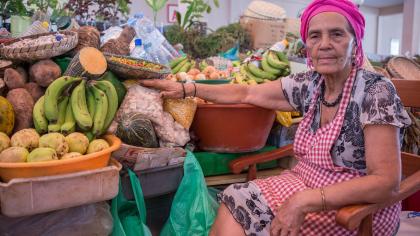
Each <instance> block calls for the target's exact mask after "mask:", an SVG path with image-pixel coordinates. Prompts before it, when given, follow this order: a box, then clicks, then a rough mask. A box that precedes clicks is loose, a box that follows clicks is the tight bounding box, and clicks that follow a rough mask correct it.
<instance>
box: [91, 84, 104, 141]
mask: <svg viewBox="0 0 420 236" xmlns="http://www.w3.org/2000/svg"><path fill="white" fill-rule="evenodd" d="M91 91H92V93H93V96H94V97H95V102H96V107H95V115H94V116H93V128H92V133H93V134H94V135H95V136H99V135H100V134H101V133H102V130H103V128H104V125H105V119H106V115H107V113H108V98H107V97H106V94H105V93H104V92H102V90H100V89H99V88H97V87H96V86H95V85H92V86H91Z"/></svg>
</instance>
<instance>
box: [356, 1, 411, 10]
mask: <svg viewBox="0 0 420 236" xmlns="http://www.w3.org/2000/svg"><path fill="white" fill-rule="evenodd" d="M403 3H404V0H364V3H363V6H369V7H376V8H381V7H389V6H395V5H399V4H403Z"/></svg>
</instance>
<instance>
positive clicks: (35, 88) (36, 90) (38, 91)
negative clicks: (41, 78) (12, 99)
mask: <svg viewBox="0 0 420 236" xmlns="http://www.w3.org/2000/svg"><path fill="white" fill-rule="evenodd" d="M24 88H25V89H26V90H27V91H28V92H29V93H30V94H31V96H32V98H33V99H34V102H36V101H38V99H39V98H40V97H42V95H44V93H45V89H44V88H43V87H41V86H39V85H38V84H37V83H35V82H29V83H27V84H25V87H24Z"/></svg>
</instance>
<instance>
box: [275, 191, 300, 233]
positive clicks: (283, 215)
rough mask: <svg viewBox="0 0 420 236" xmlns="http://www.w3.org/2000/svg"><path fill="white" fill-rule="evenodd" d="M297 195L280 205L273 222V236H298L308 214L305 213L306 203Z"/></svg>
mask: <svg viewBox="0 0 420 236" xmlns="http://www.w3.org/2000/svg"><path fill="white" fill-rule="evenodd" d="M297 195H298V194H295V195H293V196H291V197H290V198H289V199H287V200H286V201H285V202H284V203H283V204H282V205H280V206H279V207H278V208H277V210H276V212H277V214H276V216H275V217H274V219H273V221H272V222H271V228H270V235H271V236H297V235H298V234H299V229H300V226H301V225H302V223H303V221H304V219H305V215H306V213H304V211H303V206H304V203H303V202H302V201H301V199H302V198H299V197H298V196H297Z"/></svg>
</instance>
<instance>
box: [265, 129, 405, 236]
mask: <svg viewBox="0 0 420 236" xmlns="http://www.w3.org/2000/svg"><path fill="white" fill-rule="evenodd" d="M398 131H399V128H397V127H395V126H392V125H366V126H365V128H364V139H365V157H366V165H367V168H368V173H367V175H366V176H363V177H360V178H354V179H351V180H349V181H343V182H341V183H337V184H332V185H329V186H326V187H324V188H323V191H324V200H325V207H326V209H327V210H335V209H339V208H342V207H344V206H347V205H352V204H360V203H382V202H385V201H386V200H388V199H390V198H391V197H393V196H394V195H395V194H396V193H397V192H398V190H399V184H400V175H401V162H400V143H399V138H398ZM322 210H323V203H322V195H321V190H320V189H308V190H304V191H302V192H298V193H296V194H294V195H293V196H291V197H290V198H289V199H287V200H286V201H285V202H284V203H283V204H282V205H281V206H280V207H279V208H278V209H277V215H276V217H275V219H274V221H273V222H272V225H271V234H272V235H280V234H279V232H282V233H283V232H285V231H288V232H291V235H297V234H298V232H299V228H300V226H301V224H302V223H303V220H304V218H305V215H306V214H307V213H310V212H319V211H322ZM281 235H283V234H281Z"/></svg>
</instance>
